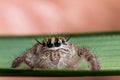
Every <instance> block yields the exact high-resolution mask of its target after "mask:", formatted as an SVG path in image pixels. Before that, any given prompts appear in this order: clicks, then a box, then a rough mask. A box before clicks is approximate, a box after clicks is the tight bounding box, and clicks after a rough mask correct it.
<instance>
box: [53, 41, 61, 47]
mask: <svg viewBox="0 0 120 80" xmlns="http://www.w3.org/2000/svg"><path fill="white" fill-rule="evenodd" d="M54 45H55V47H59V46H60V45H61V43H60V41H59V40H58V39H56V40H55V42H54Z"/></svg>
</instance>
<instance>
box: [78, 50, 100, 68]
mask: <svg viewBox="0 0 120 80" xmlns="http://www.w3.org/2000/svg"><path fill="white" fill-rule="evenodd" d="M79 56H83V57H84V58H85V59H86V60H87V62H88V63H89V67H90V68H91V70H100V65H99V62H98V60H97V58H96V56H94V55H93V54H92V53H91V52H90V51H89V50H88V49H87V48H80V49H79Z"/></svg>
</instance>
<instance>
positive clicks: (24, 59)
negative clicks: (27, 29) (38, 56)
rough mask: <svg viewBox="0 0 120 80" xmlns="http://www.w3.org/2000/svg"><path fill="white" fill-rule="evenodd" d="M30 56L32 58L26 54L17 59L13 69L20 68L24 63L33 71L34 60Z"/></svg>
mask: <svg viewBox="0 0 120 80" xmlns="http://www.w3.org/2000/svg"><path fill="white" fill-rule="evenodd" d="M29 56H30V54H29V53H25V54H24V55H22V56H19V57H17V58H15V59H14V61H13V63H12V66H11V67H12V68H16V67H19V66H20V64H21V63H22V62H23V63H25V64H26V65H28V66H29V67H30V68H31V69H33V68H34V66H33V63H32V59H31V58H30V57H29Z"/></svg>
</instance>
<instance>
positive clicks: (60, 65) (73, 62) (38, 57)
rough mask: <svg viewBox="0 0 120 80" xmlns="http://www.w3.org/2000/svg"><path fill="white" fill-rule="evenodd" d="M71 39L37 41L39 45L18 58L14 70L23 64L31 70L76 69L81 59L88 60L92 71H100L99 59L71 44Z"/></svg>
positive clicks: (84, 49)
mask: <svg viewBox="0 0 120 80" xmlns="http://www.w3.org/2000/svg"><path fill="white" fill-rule="evenodd" d="M69 39H70V37H69V38H64V37H61V36H59V37H52V38H45V39H44V40H43V41H42V43H41V42H39V41H38V40H37V39H36V41H37V44H35V45H34V46H33V47H32V48H30V49H29V50H27V51H26V52H24V53H23V54H22V55H21V56H19V57H17V58H16V59H15V60H14V61H13V63H12V68H16V67H18V66H19V65H20V64H21V63H22V62H24V63H25V64H27V65H28V66H29V67H30V68H32V69H33V68H42V69H43V68H44V69H64V68H75V67H77V66H78V64H79V62H80V61H81V59H83V58H84V59H86V61H87V62H88V64H89V68H90V69H91V70H99V69H100V66H99V63H98V60H97V58H96V57H95V56H94V55H93V54H92V53H91V52H90V51H89V50H88V49H87V48H81V47H78V46H76V45H74V44H72V43H69V42H68V41H69Z"/></svg>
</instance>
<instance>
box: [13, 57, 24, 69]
mask: <svg viewBox="0 0 120 80" xmlns="http://www.w3.org/2000/svg"><path fill="white" fill-rule="evenodd" d="M22 62H23V58H22V57H21V56H19V57H17V58H15V59H14V61H13V63H12V66H11V67H12V68H16V67H18V66H19V65H20V64H21V63H22Z"/></svg>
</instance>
